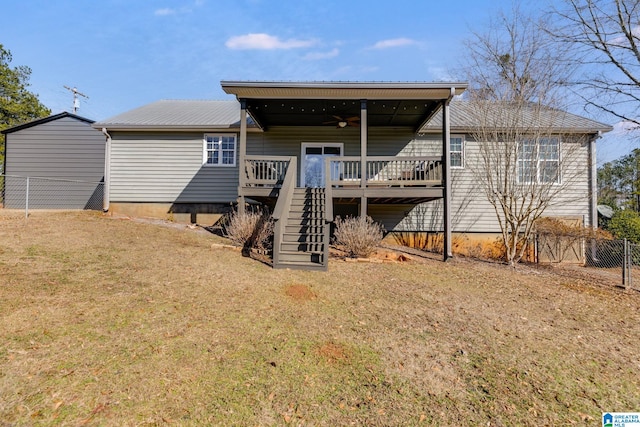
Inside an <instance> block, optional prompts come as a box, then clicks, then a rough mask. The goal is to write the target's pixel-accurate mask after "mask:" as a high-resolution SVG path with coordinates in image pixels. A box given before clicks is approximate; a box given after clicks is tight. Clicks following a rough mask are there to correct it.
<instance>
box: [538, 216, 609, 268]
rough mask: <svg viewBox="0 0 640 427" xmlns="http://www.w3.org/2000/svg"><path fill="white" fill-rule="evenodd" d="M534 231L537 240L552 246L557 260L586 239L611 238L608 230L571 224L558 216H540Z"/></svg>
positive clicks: (562, 258)
mask: <svg viewBox="0 0 640 427" xmlns="http://www.w3.org/2000/svg"><path fill="white" fill-rule="evenodd" d="M536 233H537V236H538V240H539V241H543V242H544V243H545V245H546V246H548V247H549V248H553V250H554V251H555V254H554V255H555V258H556V261H557V262H560V261H563V260H565V259H566V258H567V255H568V254H569V253H570V251H571V250H572V248H574V247H576V245H580V244H582V243H583V242H586V241H588V240H595V241H599V240H611V239H612V236H611V234H610V233H609V232H607V231H605V230H600V229H593V228H591V227H585V226H583V225H579V224H572V223H571V222H568V221H563V220H561V219H558V218H548V217H545V218H540V219H538V220H537V221H536Z"/></svg>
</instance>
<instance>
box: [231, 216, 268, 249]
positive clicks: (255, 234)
mask: <svg viewBox="0 0 640 427" xmlns="http://www.w3.org/2000/svg"><path fill="white" fill-rule="evenodd" d="M224 234H225V236H226V237H227V238H228V239H229V240H231V241H232V242H233V243H234V244H236V245H238V246H242V247H244V248H255V249H263V250H267V249H269V248H271V244H272V241H273V219H272V218H271V217H270V215H269V214H267V213H266V212H245V213H238V212H234V213H232V214H231V215H230V216H229V219H228V221H227V222H226V225H225V228H224Z"/></svg>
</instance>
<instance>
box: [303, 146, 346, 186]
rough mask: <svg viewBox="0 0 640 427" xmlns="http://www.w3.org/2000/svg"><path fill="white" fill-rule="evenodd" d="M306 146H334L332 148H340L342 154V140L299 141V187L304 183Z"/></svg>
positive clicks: (342, 154)
mask: <svg viewBox="0 0 640 427" xmlns="http://www.w3.org/2000/svg"><path fill="white" fill-rule="evenodd" d="M307 147H315V148H318V147H321V148H324V147H334V148H340V156H344V142H301V143H300V176H299V179H298V181H299V183H300V186H301V187H304V186H305V185H306V182H305V175H304V172H305V167H306V164H305V154H306V153H305V151H306V149H307Z"/></svg>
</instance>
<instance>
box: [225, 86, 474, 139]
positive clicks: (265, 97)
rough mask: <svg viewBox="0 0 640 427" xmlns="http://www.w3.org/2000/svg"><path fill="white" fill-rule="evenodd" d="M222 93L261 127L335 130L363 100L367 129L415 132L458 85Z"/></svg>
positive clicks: (237, 88) (234, 90) (255, 88)
mask: <svg viewBox="0 0 640 427" xmlns="http://www.w3.org/2000/svg"><path fill="white" fill-rule="evenodd" d="M222 88H223V90H224V91H225V92H226V93H229V94H234V95H236V97H237V98H238V99H239V100H242V99H244V100H246V103H247V104H246V105H247V110H248V112H249V114H251V116H252V117H253V118H254V120H256V122H257V123H259V124H260V126H262V127H263V128H264V127H270V126H333V127H336V126H337V122H338V121H339V119H337V118H336V116H337V117H340V118H342V119H347V118H353V117H358V118H359V117H360V100H367V122H368V125H369V126H410V127H413V128H417V127H418V126H420V125H421V124H422V123H424V121H425V120H426V119H428V118H429V117H431V116H432V115H433V114H435V112H436V111H437V110H438V109H439V108H440V105H441V101H443V100H446V99H449V98H450V97H451V95H452V94H460V93H462V92H463V91H464V90H465V88H466V84H463V83H380V82H372V83H362V82H358V83H356V82H298V83H295V82H293V83H292V82H222Z"/></svg>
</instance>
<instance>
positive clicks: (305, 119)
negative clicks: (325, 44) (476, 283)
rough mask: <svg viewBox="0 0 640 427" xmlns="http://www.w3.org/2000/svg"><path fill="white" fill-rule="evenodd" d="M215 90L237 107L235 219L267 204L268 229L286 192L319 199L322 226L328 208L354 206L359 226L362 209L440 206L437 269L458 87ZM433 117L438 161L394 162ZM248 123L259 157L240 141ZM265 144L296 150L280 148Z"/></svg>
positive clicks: (406, 156) (263, 85)
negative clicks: (258, 139) (258, 135)
mask: <svg viewBox="0 0 640 427" xmlns="http://www.w3.org/2000/svg"><path fill="white" fill-rule="evenodd" d="M222 88H223V90H224V91H225V92H226V93H229V94H233V95H235V96H236V97H237V99H238V101H239V102H240V106H241V115H240V123H239V127H240V135H239V145H238V162H239V179H238V206H239V209H244V205H245V199H247V198H250V199H254V200H257V201H261V202H271V203H272V204H273V201H274V200H276V202H275V208H274V218H275V219H276V229H277V228H278V221H279V219H280V217H281V216H283V215H286V212H285V211H286V210H287V209H289V208H288V207H287V205H290V204H291V200H292V197H294V196H292V195H293V194H294V190H295V189H298V190H300V189H304V188H319V189H321V190H322V191H314V192H313V194H314V196H313V197H314V198H315V199H318V198H322V199H323V203H322V210H323V215H322V220H323V221H325V222H327V223H328V222H331V221H333V205H334V203H356V204H357V205H358V208H359V214H360V215H363V216H364V215H367V206H368V205H369V204H418V203H422V202H426V201H430V200H435V199H443V200H444V203H443V205H444V212H443V218H444V230H443V231H444V259H445V260H446V259H447V258H449V257H450V256H451V215H450V212H449V210H450V203H449V197H450V194H451V190H450V188H451V187H450V186H451V180H450V172H449V167H448V165H449V157H450V132H449V102H450V101H451V99H452V98H453V97H454V96H455V95H459V94H461V93H462V92H463V91H464V90H465V88H466V84H464V83H379V82H375V83H361V82H357V83H356V82H300V83H296V82H244V81H223V82H222ZM436 114H441V115H442V123H443V125H442V138H441V141H440V143H441V150H440V152H439V153H438V155H422V154H423V153H418V154H416V153H411V152H403V150H402V148H403V146H404V145H406V144H407V142H408V138H409V139H410V138H411V136H415V135H416V134H417V132H418V131H419V130H420V129H421V128H422V127H423V126H424V124H425V123H427V122H428V121H429V120H430V119H432V118H433V117H434V116H435V115H436ZM249 116H250V117H251V119H252V121H253V123H254V126H256V127H258V128H259V129H260V131H261V132H262V134H263V135H264V136H263V139H265V140H267V143H265V144H263V145H264V147H265V148H263V151H262V152H261V153H259V154H254V152H255V149H253V148H252V147H251V143H250V141H249V139H250V138H251V137H253V136H254V135H255V132H251V136H249V135H248V133H247V127H248V117H249ZM330 132H336V133H335V134H332V135H334V136H331V137H327V136H324V135H329V134H330ZM337 132H343V133H341V134H338V133H337ZM271 135H286V138H287V140H289V141H291V140H293V141H298V142H297V144H296V143H291V144H289V145H285V144H283V143H280V142H279V141H280V140H282V139H283V138H282V137H281V138H280V139H278V138H275V137H272V136H271ZM338 135H339V136H338ZM337 141H339V142H337ZM345 141H346V142H345ZM248 144H249V145H248ZM248 147H249V149H248ZM269 147H273V150H272V151H271V150H270V148H269ZM279 147H288V148H284V149H283V148H279ZM286 150H289V151H286ZM283 152H284V154H285V155H281V154H282V153H283ZM283 227H284V225H283ZM326 228H328V227H326ZM275 239H276V241H277V240H278V237H277V236H276V238H275ZM325 241H326V242H328V235H327V237H326V238H325ZM274 246H275V245H274ZM275 256H276V255H275V250H274V261H275ZM274 264H275V263H274Z"/></svg>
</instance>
